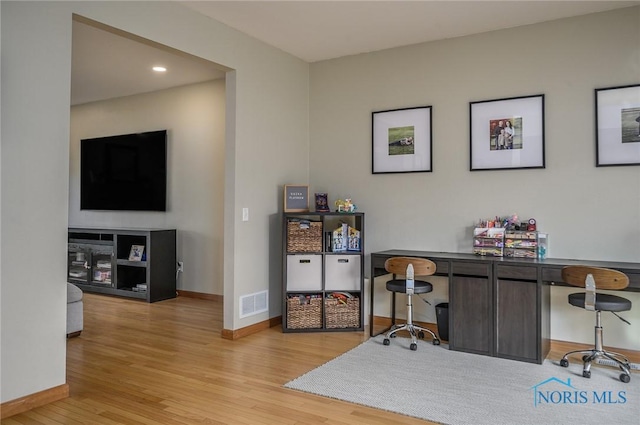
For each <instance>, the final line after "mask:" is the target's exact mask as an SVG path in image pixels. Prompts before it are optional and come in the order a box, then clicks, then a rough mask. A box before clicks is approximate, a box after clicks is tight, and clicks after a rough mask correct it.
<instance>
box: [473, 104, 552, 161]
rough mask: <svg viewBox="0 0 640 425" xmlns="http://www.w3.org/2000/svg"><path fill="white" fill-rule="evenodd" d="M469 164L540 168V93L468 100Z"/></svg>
mask: <svg viewBox="0 0 640 425" xmlns="http://www.w3.org/2000/svg"><path fill="white" fill-rule="evenodd" d="M469 114H470V117H471V118H470V125H471V133H470V134H471V151H470V168H471V171H476V170H507V169H515V168H544V166H545V164H544V95H543V94H540V95H534V96H524V97H512V98H508V99H497V100H484V101H481V102H470V103H469Z"/></svg>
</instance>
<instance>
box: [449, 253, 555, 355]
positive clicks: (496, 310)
mask: <svg viewBox="0 0 640 425" xmlns="http://www.w3.org/2000/svg"><path fill="white" fill-rule="evenodd" d="M451 271H452V274H451V282H450V286H449V290H450V294H449V296H450V307H449V308H450V309H451V316H452V317H451V319H450V320H451V321H452V330H451V332H450V334H451V335H450V339H451V341H450V344H451V349H452V350H458V351H465V352H470V353H476V354H485V355H490V356H496V357H504V358H508V359H513V360H521V361H528V362H533V363H541V362H542V361H543V360H544V357H545V356H546V353H547V352H548V345H546V344H547V343H548V340H549V338H548V334H549V332H548V321H547V322H546V324H545V323H543V318H544V317H545V316H544V312H543V309H542V308H541V307H542V306H543V305H547V306H548V304H549V299H548V296H549V291H548V288H547V290H543V286H542V284H541V283H539V280H538V268H537V267H535V266H531V267H527V266H511V265H504V264H499V263H496V262H477V263H463V262H452V270H451ZM544 296H546V297H547V299H546V300H545V299H544ZM545 326H546V327H545ZM545 350H546V351H545Z"/></svg>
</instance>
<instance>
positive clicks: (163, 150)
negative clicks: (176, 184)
mask: <svg viewBox="0 0 640 425" xmlns="http://www.w3.org/2000/svg"><path fill="white" fill-rule="evenodd" d="M80 209H81V210H127V211H166V209H167V131H166V130H160V131H149V132H146V133H136V134H123V135H118V136H110V137H99V138H95V139H82V140H81V141H80Z"/></svg>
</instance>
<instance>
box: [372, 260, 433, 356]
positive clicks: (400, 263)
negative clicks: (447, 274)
mask: <svg viewBox="0 0 640 425" xmlns="http://www.w3.org/2000/svg"><path fill="white" fill-rule="evenodd" d="M409 264H411V265H412V267H413V271H414V276H431V275H432V274H434V273H435V272H436V265H435V263H434V262H433V261H431V260H427V259H425V258H414V257H393V258H389V259H388V260H387V261H385V263H384V268H385V270H386V271H387V272H389V273H392V274H393V279H392V280H390V281H388V282H387V291H391V292H394V293H403V294H407V323H405V324H404V325H395V324H394V325H393V326H392V327H391V329H390V330H389V332H387V334H386V335H385V337H384V340H383V344H384V345H389V344H391V340H390V339H389V338H395V336H396V333H397V332H400V331H407V332H409V334H410V335H411V345H410V346H409V348H411V350H413V351H415V350H417V349H418V344H417V340H416V337H418V338H420V339H423V338H424V334H425V332H427V333H429V334H431V336H432V337H433V345H440V339H439V338H438V337H437V336H436V334H434V333H433V332H432V331H431V330H429V329H427V328H422V327H420V326H417V325H414V324H413V305H412V303H411V296H412V294H411V293H407V279H406V277H407V276H406V273H407V267H408V266H409ZM397 275H402V276H405V279H397V278H396V276H397ZM432 290H433V286H432V285H431V284H430V283H429V282H425V281H422V280H415V279H414V288H413V293H414V294H425V293H427V292H431V291H432Z"/></svg>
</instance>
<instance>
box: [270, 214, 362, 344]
mask: <svg viewBox="0 0 640 425" xmlns="http://www.w3.org/2000/svg"><path fill="white" fill-rule="evenodd" d="M282 225H283V236H282V238H283V262H282V267H283V295H284V296H283V306H282V318H283V320H282V329H283V331H284V332H309V331H338V330H363V329H364V325H363V320H362V317H363V302H362V300H363V291H364V213H333V212H327V213H320V212H315V213H314V212H309V213H284V215H283V224H282ZM334 232H337V233H335V235H334ZM337 235H339V236H337ZM334 236H336V237H334Z"/></svg>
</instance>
